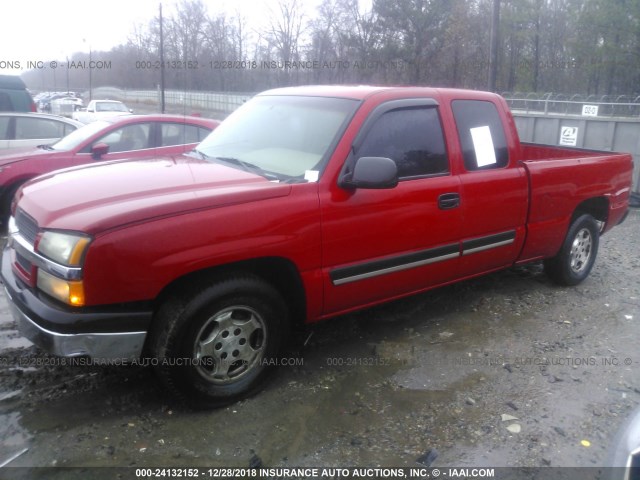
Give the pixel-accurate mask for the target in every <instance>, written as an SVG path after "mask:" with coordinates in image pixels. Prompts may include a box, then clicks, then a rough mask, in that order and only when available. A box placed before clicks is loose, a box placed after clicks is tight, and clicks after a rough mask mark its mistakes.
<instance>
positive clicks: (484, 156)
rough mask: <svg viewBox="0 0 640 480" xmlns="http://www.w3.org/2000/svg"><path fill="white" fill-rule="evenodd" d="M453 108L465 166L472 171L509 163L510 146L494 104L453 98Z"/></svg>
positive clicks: (502, 166) (503, 165)
mask: <svg viewBox="0 0 640 480" xmlns="http://www.w3.org/2000/svg"><path fill="white" fill-rule="evenodd" d="M451 108H452V110H453V117H454V119H455V122H456V127H457V130H458V137H459V138H460V147H461V148H462V155H463V158H464V166H465V169H466V170H467V171H469V172H473V171H477V170H491V169H497V168H504V167H506V166H507V165H508V164H509V149H508V148H507V138H506V136H505V133H504V127H503V124H502V120H501V119H500V114H499V113H498V109H497V108H496V106H495V104H493V103H491V102H488V101H484V100H454V101H453V102H452V103H451Z"/></svg>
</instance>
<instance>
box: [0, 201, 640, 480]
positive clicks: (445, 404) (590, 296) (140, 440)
mask: <svg viewBox="0 0 640 480" xmlns="http://www.w3.org/2000/svg"><path fill="white" fill-rule="evenodd" d="M638 239H640V212H639V211H633V212H632V213H631V215H630V216H629V218H628V220H627V221H626V223H625V224H623V225H622V226H620V227H618V228H616V229H615V230H613V231H612V232H611V233H610V234H608V235H606V236H604V237H603V238H602V241H601V245H600V253H599V257H598V260H597V262H596V266H595V268H594V271H593V272H592V274H591V276H590V277H589V278H588V279H587V280H586V281H585V282H584V283H583V284H581V285H579V286H578V287H574V288H559V287H556V286H554V285H552V284H551V283H550V282H549V280H548V279H547V278H546V276H545V275H544V273H543V272H542V268H541V266H540V265H531V266H528V267H526V268H517V269H511V270H507V271H503V272H499V273H496V274H492V275H489V276H486V277H484V278H480V279H476V280H472V281H466V282H463V283H460V284H457V285H454V286H451V287H447V288H443V289H439V290H435V291H432V292H429V293H427V294H424V295H420V296H416V297H412V298H410V299H407V300H403V301H402V302H397V303H394V304H390V305H385V306H383V307H380V308H375V309H371V310H368V311H365V312H361V313H358V314H354V315H349V316H345V317H341V318H338V319H335V320H334V321H331V322H327V323H324V324H322V325H319V326H317V327H315V328H313V329H310V330H309V331H308V332H306V333H305V334H304V335H302V338H301V340H300V342H299V343H298V344H297V347H295V348H294V349H293V350H292V351H291V352H290V354H289V355H288V356H287V358H286V359H285V360H286V363H288V365H285V366H282V367H280V368H279V369H278V370H277V371H276V374H275V375H274V377H273V378H272V380H271V382H270V383H269V384H268V385H267V387H266V388H265V390H264V391H262V392H261V393H259V394H258V395H256V396H255V397H253V398H251V399H248V400H245V401H242V402H240V403H237V404H235V405H233V406H230V407H227V408H223V409H219V410H213V411H205V412H194V411H189V410H186V409H184V408H181V407H180V406H177V405H174V404H173V403H172V400H171V398H168V397H167V396H165V394H164V393H163V391H162V390H161V389H160V387H159V386H158V383H156V380H155V378H154V375H153V372H152V371H151V370H150V369H148V368H144V367H131V366H128V367H115V366H95V365H93V366H82V365H76V366H68V365H66V366H65V365H62V362H61V360H58V359H54V358H52V357H48V356H47V355H45V354H43V353H41V352H39V351H38V350H37V349H36V348H35V347H33V346H30V344H29V343H28V342H27V341H26V340H24V339H22V338H20V337H19V335H18V333H17V332H16V331H15V324H14V323H13V321H12V320H11V318H10V317H9V315H8V313H7V305H6V301H5V299H4V295H3V294H2V295H1V296H2V298H1V299H0V350H1V352H0V442H1V445H0V464H2V462H3V461H4V460H6V459H8V458H10V457H11V456H12V455H13V454H16V453H19V452H24V453H23V454H22V455H20V456H18V457H17V458H15V459H14V460H13V461H12V462H11V463H10V465H11V466H16V467H33V466H53V465H55V466H136V467H141V466H159V465H162V466H211V467H217V466H237V467H248V466H249V465H254V466H255V465H262V466H268V467H275V466H283V467H284V466H289V467H298V466H337V467H344V466H416V465H418V463H419V462H421V463H423V464H425V463H426V464H429V463H431V465H432V466H443V467H444V466H457V467H464V466H469V467H482V466H495V467H497V466H530V467H544V466H585V467H593V466H600V465H602V464H603V462H604V461H605V457H606V454H607V449H608V448H609V446H610V443H611V441H612V438H613V436H614V434H615V432H616V430H617V429H618V428H619V426H620V425H622V423H623V422H624V419H625V418H626V417H627V416H628V415H629V414H630V413H631V411H632V410H633V408H634V407H636V406H637V405H638V403H640V369H639V368H638V364H639V362H640V354H639V353H638V348H637V346H638V338H639V330H638V326H637V323H638V321H640V283H639V282H638V280H639V279H640V273H639V272H640V256H639V255H638V252H639V249H638ZM305 342H306V343H305ZM504 415H508V416H507V417H504ZM24 449H28V450H27V451H24ZM436 455H437V457H436ZM427 457H428V458H427ZM434 457H435V459H434ZM9 470H11V471H12V472H13V474H15V475H16V476H18V477H20V478H33V477H38V478H40V477H39V476H38V475H37V473H38V472H37V471H35V470H34V471H30V470H25V469H16V470H12V469H4V474H7V471H9ZM20 475H23V477H21V476H20ZM2 477H3V474H2V470H0V478H2ZM42 478H44V477H42ZM47 478H50V477H47ZM56 478H58V477H56ZM60 478H84V477H82V475H80V476H78V477H67V476H61V477H60ZM123 478H124V477H123Z"/></svg>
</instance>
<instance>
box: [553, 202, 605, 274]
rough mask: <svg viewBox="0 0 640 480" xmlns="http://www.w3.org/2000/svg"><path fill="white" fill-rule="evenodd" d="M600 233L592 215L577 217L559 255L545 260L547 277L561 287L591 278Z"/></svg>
mask: <svg viewBox="0 0 640 480" xmlns="http://www.w3.org/2000/svg"><path fill="white" fill-rule="evenodd" d="M599 243H600V231H599V229H598V224H597V222H596V220H595V219H594V218H593V217H592V216H591V215H586V214H585V215H581V216H579V217H577V218H576V219H575V220H574V221H573V223H572V224H571V226H570V227H569V231H568V232H567V236H566V238H565V240H564V243H563V244H562V248H561V249H560V251H559V252H558V254H557V255H556V256H555V257H553V258H551V259H549V260H545V262H544V267H545V271H546V272H547V275H548V276H549V277H550V278H551V279H552V280H553V281H554V282H556V283H558V284H560V285H567V286H569V285H577V284H579V283H580V282H582V281H583V280H584V279H585V278H587V277H588V276H589V273H590V272H591V269H592V268H593V264H594V263H595V261H596V255H597V254H598V245H599Z"/></svg>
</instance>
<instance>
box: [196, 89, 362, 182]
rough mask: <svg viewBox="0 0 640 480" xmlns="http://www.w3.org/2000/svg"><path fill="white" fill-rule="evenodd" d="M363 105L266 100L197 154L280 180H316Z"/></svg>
mask: <svg viewBox="0 0 640 480" xmlns="http://www.w3.org/2000/svg"><path fill="white" fill-rule="evenodd" d="M358 105H359V102H358V101H357V100H351V99H344V98H326V97H301V96H295V97H293V96H292V97H287V96H260V97H254V98H253V99H252V100H250V101H249V102H247V103H246V104H244V105H243V106H242V107H241V108H239V109H238V110H236V111H235V112H234V113H233V114H232V115H230V116H229V117H228V118H227V119H226V120H225V121H224V122H222V124H221V125H220V126H219V127H218V128H216V129H215V130H214V131H213V132H212V133H211V134H210V135H209V136H208V137H207V138H205V139H204V140H203V141H202V143H200V145H198V147H197V152H198V153H200V154H202V155H203V156H205V157H206V158H208V159H210V160H212V161H215V160H216V159H217V160H219V161H223V162H225V161H226V162H227V163H228V164H229V165H232V166H234V167H236V168H243V169H245V170H248V169H253V170H254V171H256V172H257V173H259V172H262V173H263V174H265V176H269V175H270V176H271V177H273V176H275V177H277V178H278V179H280V180H288V179H299V180H305V179H306V180H316V179H317V178H318V174H319V172H321V171H322V167H323V166H324V162H325V161H326V159H327V157H328V155H329V154H330V153H331V152H330V151H329V150H330V147H332V145H333V143H334V141H335V139H336V137H337V135H338V134H339V133H340V132H341V131H342V129H343V128H344V127H345V126H346V124H347V122H348V121H349V120H350V119H351V116H352V114H353V112H354V111H355V110H356V108H357V107H358Z"/></svg>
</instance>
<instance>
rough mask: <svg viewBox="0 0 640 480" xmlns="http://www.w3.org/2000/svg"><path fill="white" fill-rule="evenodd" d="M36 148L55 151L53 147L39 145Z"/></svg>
mask: <svg viewBox="0 0 640 480" xmlns="http://www.w3.org/2000/svg"><path fill="white" fill-rule="evenodd" d="M36 148H41V149H42V150H55V149H54V148H53V147H52V146H51V145H38V146H37V147H36Z"/></svg>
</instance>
